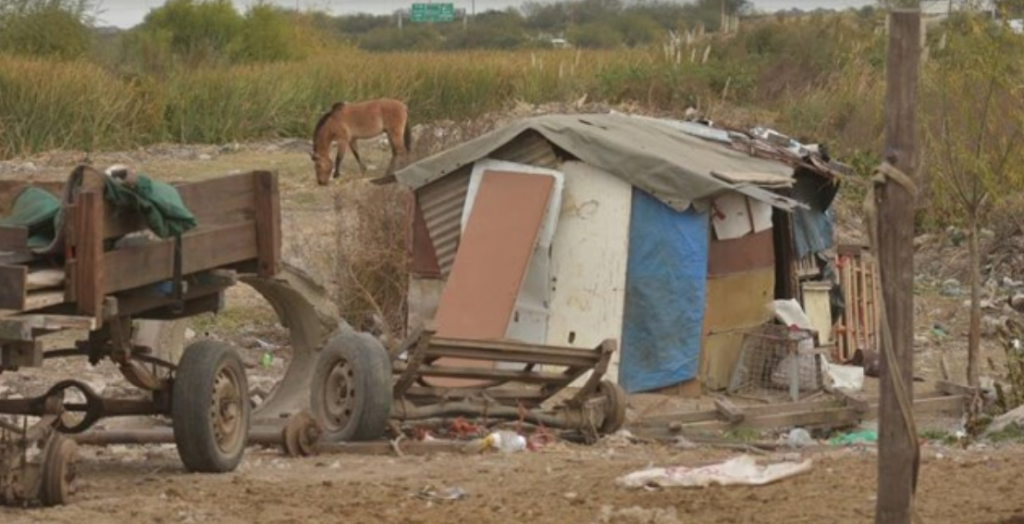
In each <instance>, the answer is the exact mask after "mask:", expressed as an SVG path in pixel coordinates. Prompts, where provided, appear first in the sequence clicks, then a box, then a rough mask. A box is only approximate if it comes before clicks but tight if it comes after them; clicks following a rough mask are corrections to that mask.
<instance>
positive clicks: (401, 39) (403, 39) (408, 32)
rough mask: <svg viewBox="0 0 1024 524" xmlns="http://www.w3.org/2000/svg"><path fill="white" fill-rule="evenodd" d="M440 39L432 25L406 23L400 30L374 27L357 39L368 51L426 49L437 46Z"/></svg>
mask: <svg viewBox="0 0 1024 524" xmlns="http://www.w3.org/2000/svg"><path fill="white" fill-rule="evenodd" d="M442 41H443V38H442V37H441V34H440V33H439V32H438V31H437V30H436V29H434V28H433V27H431V26H429V25H426V24H408V25H406V26H405V27H404V28H403V29H401V30H399V29H398V28H395V27H381V28H377V29H374V30H372V31H370V32H369V33H367V34H366V35H365V36H363V37H362V38H360V39H359V46H360V47H362V48H364V49H368V50H370V51H398V50H402V49H415V50H417V51H428V50H434V49H437V48H439V47H440V46H441V43H442Z"/></svg>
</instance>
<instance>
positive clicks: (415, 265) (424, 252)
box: [408, 199, 441, 278]
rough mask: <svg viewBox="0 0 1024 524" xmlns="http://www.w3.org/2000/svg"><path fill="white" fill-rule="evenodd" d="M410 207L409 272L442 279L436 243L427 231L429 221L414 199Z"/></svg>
mask: <svg viewBox="0 0 1024 524" xmlns="http://www.w3.org/2000/svg"><path fill="white" fill-rule="evenodd" d="M412 200H413V201H412V205H411V206H409V207H410V210H409V216H410V222H411V224H409V242H408V250H409V253H410V255H411V257H410V258H411V259H412V260H411V263H410V266H409V272H410V273H412V274H413V275H417V276H421V277H435V278H436V277H440V276H441V267H440V266H439V265H438V263H437V252H436V251H435V250H434V241H433V240H431V239H430V231H429V230H428V229H427V221H426V219H424V218H423V209H421V208H420V206H419V204H417V203H416V201H415V199H412Z"/></svg>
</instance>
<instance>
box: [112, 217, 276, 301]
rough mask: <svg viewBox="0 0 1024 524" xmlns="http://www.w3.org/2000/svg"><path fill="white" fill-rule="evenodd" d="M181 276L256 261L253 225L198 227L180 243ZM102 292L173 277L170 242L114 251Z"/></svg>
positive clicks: (248, 223)
mask: <svg viewBox="0 0 1024 524" xmlns="http://www.w3.org/2000/svg"><path fill="white" fill-rule="evenodd" d="M181 244H182V266H183V267H182V274H183V275H188V274H191V273H197V272H199V271H205V270H209V269H214V268H218V267H221V266H227V265H230V264H235V263H238V262H244V261H246V260H253V259H255V258H256V256H257V253H256V249H257V248H256V227H255V224H254V223H253V222H241V223H236V224H234V225H229V226H217V227H214V226H209V227H200V228H197V229H196V230H194V231H190V232H188V233H186V234H185V235H184V236H183V237H182V239H181ZM103 265H104V271H105V273H106V275H107V282H106V287H105V289H106V292H107V293H108V294H109V293H115V292H118V291H124V290H127V289H134V288H138V287H142V286H147V285H151V284H156V283H158V282H162V281H166V280H170V279H171V278H173V277H174V241H172V240H161V241H159V242H154V243H152V244H145V245H141V246H132V247H125V248H121V249H117V250H114V251H111V252H109V253H107V255H106V257H105V259H104V261H103Z"/></svg>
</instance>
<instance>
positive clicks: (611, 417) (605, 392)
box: [597, 380, 629, 435]
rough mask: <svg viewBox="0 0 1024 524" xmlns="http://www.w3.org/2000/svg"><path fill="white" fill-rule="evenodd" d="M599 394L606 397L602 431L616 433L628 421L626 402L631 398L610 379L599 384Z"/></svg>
mask: <svg viewBox="0 0 1024 524" xmlns="http://www.w3.org/2000/svg"><path fill="white" fill-rule="evenodd" d="M597 394H598V395H601V396H602V397H604V401H605V408H604V422H603V423H602V424H601V433H602V434H604V435H608V434H611V433H615V432H616V431H618V430H619V428H621V427H622V426H623V425H625V423H626V404H627V403H628V402H629V398H628V397H627V396H626V392H625V391H624V390H623V389H622V387H621V386H619V385H618V384H615V383H614V382H611V381H608V380H602V381H601V384H600V385H599V386H597Z"/></svg>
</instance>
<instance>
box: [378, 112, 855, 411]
mask: <svg viewBox="0 0 1024 524" xmlns="http://www.w3.org/2000/svg"><path fill="white" fill-rule="evenodd" d="M777 142H778V140H766V139H763V138H760V137H758V136H756V135H754V134H751V133H743V132H737V131H728V130H724V129H719V128H714V127H711V126H708V125H704V124H699V123H692V122H682V121H670V120H660V119H653V118H648V117H639V116H630V115H623V114H583V115H546V116H540V117H534V118H528V119H524V120H522V121H519V122H517V123H514V124H512V125H509V126H507V127H504V128H501V129H497V130H495V131H492V132H490V133H488V134H485V135H483V136H481V137H478V138H476V139H474V140H471V141H469V142H466V143H464V144H462V145H459V146H457V147H455V148H452V149H450V150H447V151H444V152H441V153H439V154H436V155H434V156H431V157H429V158H426V159H423V160H421V161H419V162H417V163H414V164H412V165H409V166H407V167H406V168H404V169H402V170H400V171H398V172H397V173H396V178H397V180H398V182H399V183H400V184H402V185H404V186H406V187H408V188H410V189H411V190H412V193H413V195H414V198H412V199H411V200H412V204H411V209H410V226H409V231H410V234H409V242H408V245H409V251H410V255H411V261H412V263H411V278H410V283H409V295H408V322H409V326H410V327H414V326H417V325H422V324H424V323H425V322H428V321H431V322H433V324H434V326H435V329H437V332H438V335H440V336H445V337H451V338H463V339H469V340H518V341H522V342H528V343H534V344H546V345H561V346H566V345H568V346H573V347H595V346H596V345H598V344H599V343H600V342H601V341H602V340H604V339H615V340H617V341H619V351H618V352H617V357H616V359H615V360H614V361H613V365H612V368H611V369H610V370H609V377H610V378H611V379H613V380H616V381H617V382H618V383H619V384H620V385H621V386H623V387H624V388H625V389H626V391H628V392H641V391H655V390H664V389H666V388H680V387H681V388H684V389H687V390H689V391H694V389H695V388H696V391H698V392H699V391H700V388H699V387H698V386H699V385H703V386H704V388H705V389H724V388H726V387H727V386H728V382H729V375H730V372H731V370H732V368H733V366H734V365H735V363H736V360H737V358H738V356H739V351H740V344H741V342H742V333H743V332H744V331H745V330H747V329H750V328H753V327H756V326H758V325H761V324H764V323H765V322H768V321H770V320H771V318H772V312H771V309H770V308H769V305H770V304H771V302H772V301H773V300H775V299H788V298H795V299H800V296H801V294H802V290H801V286H800V284H799V278H800V277H799V274H800V273H799V272H798V270H799V269H800V268H801V267H802V266H807V265H808V264H810V265H815V264H819V263H820V264H819V266H818V268H819V269H820V268H821V267H824V265H825V264H826V263H827V260H828V257H827V256H820V255H821V254H822V253H826V252H827V250H829V249H830V248H831V245H832V240H831V218H830V215H829V214H828V208H829V205H830V204H831V200H832V198H833V197H834V195H835V190H836V188H837V187H838V183H839V179H840V178H841V174H840V173H839V172H838V171H836V170H835V169H833V168H832V167H831V165H830V164H829V162H828V160H827V158H823V157H822V156H821V155H819V154H818V153H817V152H811V151H804V150H803V149H802V148H794V147H792V146H791V144H788V143H787V144H780V143H777ZM805 269H806V267H805ZM805 273H806V271H805ZM817 274H818V275H821V274H822V273H821V272H820V271H819V272H818V273H817ZM824 322H825V323H826V324H830V323H831V318H829V319H826V320H825V321H824ZM437 365H443V363H440V362H439V363H437ZM459 365H462V366H465V365H472V363H469V362H459ZM434 385H438V386H445V385H465V382H458V381H455V380H454V379H453V380H452V381H449V382H446V383H438V384H434Z"/></svg>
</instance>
